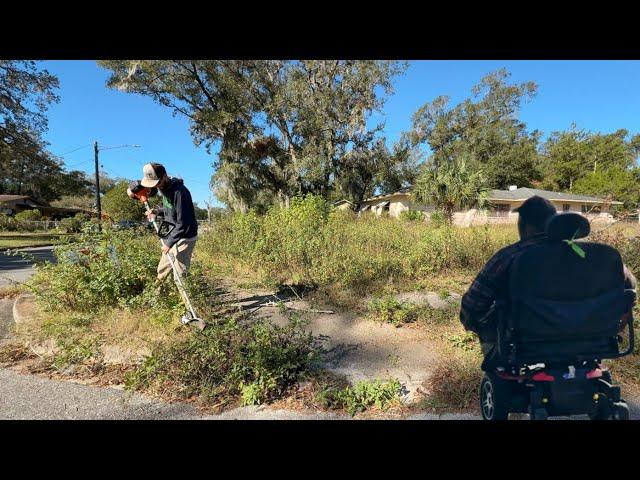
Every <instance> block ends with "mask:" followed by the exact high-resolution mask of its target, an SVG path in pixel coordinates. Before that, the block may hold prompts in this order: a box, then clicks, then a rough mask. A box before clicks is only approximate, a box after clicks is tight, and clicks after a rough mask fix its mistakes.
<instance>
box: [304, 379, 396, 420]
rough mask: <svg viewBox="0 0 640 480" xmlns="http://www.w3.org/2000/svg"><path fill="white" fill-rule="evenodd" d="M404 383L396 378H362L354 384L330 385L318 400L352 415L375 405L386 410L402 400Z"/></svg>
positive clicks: (321, 391) (326, 406)
mask: <svg viewBox="0 0 640 480" xmlns="http://www.w3.org/2000/svg"><path fill="white" fill-rule="evenodd" d="M401 393H402V385H401V384H400V381H399V380H398V379H396V378H394V379H391V380H388V381H382V380H374V381H369V380H362V381H359V382H357V383H356V384H355V385H354V386H346V387H342V388H341V387H337V386H335V385H328V386H325V388H323V389H321V390H320V392H319V393H318V394H317V396H316V398H317V400H318V401H319V402H320V403H321V404H322V405H323V406H324V407H325V408H333V409H345V410H347V412H349V414H350V415H352V416H353V415H356V414H357V413H362V412H364V411H366V410H368V409H369V408H371V407H373V406H375V407H376V408H379V409H381V410H386V409H387V408H389V407H390V406H391V405H393V404H394V403H398V402H399V400H400V394H401Z"/></svg>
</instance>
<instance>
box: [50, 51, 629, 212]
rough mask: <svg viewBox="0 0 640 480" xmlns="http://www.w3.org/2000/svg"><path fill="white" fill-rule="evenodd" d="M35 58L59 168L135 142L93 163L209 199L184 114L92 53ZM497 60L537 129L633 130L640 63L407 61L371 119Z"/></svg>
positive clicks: (456, 89)
mask: <svg viewBox="0 0 640 480" xmlns="http://www.w3.org/2000/svg"><path fill="white" fill-rule="evenodd" d="M41 63H42V66H44V67H45V68H47V69H48V70H49V71H50V72H51V73H53V74H55V75H56V76H57V77H58V78H59V79H60V89H59V91H58V93H59V95H60V97H61V101H60V103H59V104H57V105H54V106H52V107H51V108H50V110H49V112H48V117H49V131H48V132H47V134H46V136H45V138H46V140H47V141H48V142H49V143H50V144H51V145H50V150H51V151H52V152H53V153H55V154H58V155H60V154H64V153H66V152H69V151H71V150H74V149H76V148H79V147H84V146H86V148H81V149H79V150H77V151H75V152H73V153H69V154H68V155H65V156H64V160H65V163H66V165H67V166H68V168H69V169H79V170H84V171H87V172H93V163H92V162H93V150H92V148H91V147H90V145H92V144H93V141H94V140H97V141H98V142H99V144H100V145H104V146H113V145H123V144H139V145H141V147H140V148H123V149H114V150H107V151H104V152H102V153H101V156H100V163H101V165H103V166H104V167H103V169H104V171H105V172H106V173H108V174H110V175H111V176H118V177H126V178H139V177H140V175H141V170H142V165H143V164H144V163H146V162H150V161H155V162H160V163H162V164H164V165H165V166H166V167H167V171H168V172H169V174H170V175H177V176H181V177H182V178H184V179H185V183H186V185H187V186H188V187H189V189H190V190H191V193H192V195H193V198H194V200H195V201H197V202H198V203H199V204H200V206H204V201H205V200H206V199H208V198H209V197H210V191H209V186H208V185H209V179H210V177H211V174H212V173H213V168H212V166H211V164H212V162H213V157H212V156H211V155H209V154H207V153H206V151H205V149H204V148H197V147H196V146H195V145H194V144H193V141H192V139H191V135H190V134H189V125H188V122H187V120H186V119H185V118H183V117H180V116H175V117H174V116H172V114H171V111H170V110H169V109H167V108H165V107H161V106H160V105H158V104H156V103H154V102H153V101H152V100H151V99H149V98H146V97H142V96H139V95H132V94H128V93H123V92H119V91H115V90H111V89H107V88H106V86H105V82H106V79H107V77H108V72H107V71H105V70H103V69H101V68H100V67H98V65H97V64H96V63H95V62H93V61H79V60H66V61H46V62H41ZM502 67H505V68H507V70H509V71H510V72H511V74H512V77H511V79H512V80H513V81H515V82H523V81H528V80H533V81H535V82H536V83H538V86H539V89H538V95H537V96H536V97H535V98H534V99H533V100H532V101H531V102H530V103H527V104H525V105H524V106H523V108H522V111H521V115H520V118H521V119H522V121H524V122H525V123H526V124H527V126H528V128H529V129H530V130H534V129H538V130H541V131H542V132H543V133H544V134H545V135H546V134H548V133H549V132H551V131H554V130H564V129H567V128H569V126H570V125H571V123H572V122H575V123H576V124H577V126H578V127H579V128H586V129H588V130H592V131H599V132H603V133H605V132H613V131H615V130H617V129H619V128H626V129H627V130H629V132H630V133H632V134H633V133H640V117H639V116H638V112H640V90H639V88H638V87H639V86H640V61H566V60H553V61H533V60H521V61H503V60H491V61H484V60H461V61H457V60H456V61H449V60H440V61H412V62H410V65H409V68H408V69H407V71H406V72H405V74H404V75H402V76H401V77H398V78H397V79H396V81H395V94H394V95H393V96H392V97H391V98H389V99H388V101H387V103H386V105H385V107H384V111H383V114H382V115H381V119H382V120H383V121H384V122H385V135H386V137H387V138H388V139H389V140H390V141H393V140H396V139H397V138H398V136H399V135H400V133H401V132H402V131H403V130H406V129H407V128H408V127H409V126H410V122H411V115H412V114H413V112H414V111H415V110H416V109H417V108H419V107H420V106H421V105H423V104H424V103H425V102H428V101H431V100H433V99H434V98H435V97H437V96H439V95H449V96H450V97H451V102H452V103H453V104H455V103H457V102H459V101H461V100H464V99H465V98H467V97H469V96H470V94H471V87H472V86H473V85H475V84H476V83H477V82H478V81H479V79H480V78H481V77H482V76H483V75H485V74H486V73H488V72H491V71H494V70H497V69H499V68H502Z"/></svg>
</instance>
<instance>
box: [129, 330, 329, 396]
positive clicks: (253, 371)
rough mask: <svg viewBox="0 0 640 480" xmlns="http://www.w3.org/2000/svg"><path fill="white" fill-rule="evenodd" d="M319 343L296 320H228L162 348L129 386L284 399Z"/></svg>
mask: <svg viewBox="0 0 640 480" xmlns="http://www.w3.org/2000/svg"><path fill="white" fill-rule="evenodd" d="M317 353H318V349H317V345H316V343H315V341H314V338H313V337H312V336H311V334H309V333H306V332H305V331H304V329H303V326H302V325H301V324H300V323H299V322H298V321H296V320H294V321H292V322H290V323H289V324H288V325H286V326H284V327H280V326H277V325H274V324H272V323H269V322H265V321H260V320H258V321H256V322H254V323H249V322H238V321H236V320H234V319H226V320H224V321H220V322H219V323H217V324H214V325H211V326H210V327H208V328H207V329H206V330H204V332H203V333H202V334H201V335H193V336H189V337H188V338H184V339H181V340H179V341H177V342H174V343H171V344H168V345H167V344H165V345H160V346H158V347H156V349H154V351H153V353H152V355H151V357H149V358H148V359H147V361H146V362H145V363H144V364H143V365H141V366H140V367H139V368H138V369H137V370H136V371H135V372H133V373H131V374H129V375H128V376H127V379H126V382H127V383H126V384H127V386H128V388H130V389H137V390H151V391H156V392H163V393H164V394H165V395H169V394H172V395H173V396H174V397H176V398H183V399H184V398H190V397H193V396H198V397H200V398H201V399H202V400H203V401H205V402H209V403H214V402H219V401H221V400H222V401H228V400H229V399H231V398H235V397H239V398H240V400H241V402H242V404H244V405H258V404H261V403H264V402H267V401H269V400H272V399H275V398H278V397H279V396H281V395H283V394H284V393H285V392H286V391H287V389H288V388H289V387H290V386H292V385H293V384H294V383H295V382H297V380H298V379H299V378H300V377H301V376H302V375H303V374H305V373H307V372H308V371H310V369H312V368H313V367H314V366H315V364H316V361H317Z"/></svg>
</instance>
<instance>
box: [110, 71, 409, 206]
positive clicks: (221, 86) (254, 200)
mask: <svg viewBox="0 0 640 480" xmlns="http://www.w3.org/2000/svg"><path fill="white" fill-rule="evenodd" d="M99 63H100V65H102V66H103V67H105V68H107V69H109V70H110V71H111V72H112V75H111V77H110V78H109V80H108V85H109V86H110V87H113V88H118V89H121V90H124V91H128V92H133V93H139V94H143V95H147V96H150V97H151V98H153V99H154V100H155V101H157V102H158V103H160V104H162V105H165V106H167V107H169V108H171V109H172V110H173V111H174V113H179V114H182V115H185V116H186V117H187V118H188V119H189V121H190V128H191V134H192V136H193V139H194V142H195V143H196V144H197V145H201V144H203V145H205V146H206V148H208V149H209V150H210V149H211V148H212V146H213V145H214V144H216V145H219V147H220V150H219V153H218V156H217V159H216V161H215V162H214V167H215V174H214V177H213V178H212V186H213V188H214V190H215V192H216V195H217V197H218V199H219V200H220V201H222V202H224V203H225V204H227V205H229V206H231V207H232V208H235V209H240V210H246V209H247V208H250V207H256V206H264V205H269V204H270V203H274V202H280V203H281V204H283V205H288V203H289V199H290V198H291V197H292V196H294V195H301V194H306V193H316V194H321V195H324V196H325V197H330V196H332V195H334V196H345V197H347V198H349V199H351V200H355V201H359V200H362V198H364V197H365V196H368V195H371V194H372V193H373V192H374V191H375V190H376V188H379V187H381V186H383V185H384V184H385V182H389V183H396V184H398V183H407V182H408V181H410V180H411V179H412V178H413V176H414V175H415V169H412V167H411V162H410V160H411V158H410V155H407V154H406V153H404V152H403V151H402V149H401V148H398V149H396V150H395V151H394V152H390V151H389V150H388V149H387V148H383V146H382V144H381V143H380V142H381V141H382V142H384V139H382V137H381V135H380V132H381V131H382V125H380V124H378V125H373V126H371V125H369V124H368V120H369V119H370V118H371V115H372V113H374V112H377V111H380V109H381V108H382V106H383V104H384V101H385V99H386V97H387V96H388V95H390V94H391V92H392V79H393V78H394V77H395V76H396V75H398V74H399V73H401V72H402V71H404V69H405V68H406V65H405V64H404V63H401V62H392V61H374V60H359V61H351V60H330V61H329V60H326V61H325V60H308V61H307V60H303V61H288V60H285V61H280V60H257V61H250V60H207V61H205V60H187V61H178V60H169V61H155V60H154V61H101V62H99Z"/></svg>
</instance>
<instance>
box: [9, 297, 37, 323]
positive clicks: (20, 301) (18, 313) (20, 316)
mask: <svg viewBox="0 0 640 480" xmlns="http://www.w3.org/2000/svg"><path fill="white" fill-rule="evenodd" d="M34 298H35V297H34V296H33V295H32V294H30V293H23V294H21V295H19V296H18V297H17V298H16V299H15V301H14V302H13V322H14V323H15V324H19V323H23V322H24V321H25V320H29V319H30V318H31V315H28V314H26V313H25V312H24V306H23V305H24V303H25V302H27V301H31V300H33V299H34Z"/></svg>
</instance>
